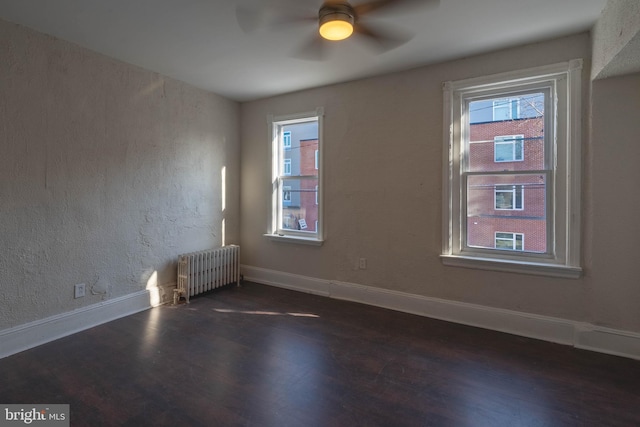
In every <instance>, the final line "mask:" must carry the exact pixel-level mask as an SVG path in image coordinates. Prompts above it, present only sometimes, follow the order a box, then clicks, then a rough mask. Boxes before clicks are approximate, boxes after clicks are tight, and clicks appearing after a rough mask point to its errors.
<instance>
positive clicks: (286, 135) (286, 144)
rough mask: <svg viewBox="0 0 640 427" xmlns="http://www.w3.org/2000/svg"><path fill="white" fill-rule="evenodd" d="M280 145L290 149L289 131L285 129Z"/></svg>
mask: <svg viewBox="0 0 640 427" xmlns="http://www.w3.org/2000/svg"><path fill="white" fill-rule="evenodd" d="M282 147H283V148H284V149H285V150H290V149H291V132H289V131H285V132H283V133H282Z"/></svg>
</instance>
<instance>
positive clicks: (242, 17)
mask: <svg viewBox="0 0 640 427" xmlns="http://www.w3.org/2000/svg"><path fill="white" fill-rule="evenodd" d="M263 15H264V14H263V12H262V11H261V10H259V9H254V8H248V7H245V6H242V5H237V6H236V20H237V21H238V25H239V26H240V28H241V29H242V31H244V32H245V33H251V32H253V31H255V30H256V29H257V28H258V27H260V26H261V25H262V22H263Z"/></svg>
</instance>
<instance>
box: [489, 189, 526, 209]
mask: <svg viewBox="0 0 640 427" xmlns="http://www.w3.org/2000/svg"><path fill="white" fill-rule="evenodd" d="M522 192H523V189H522V185H496V189H495V204H494V205H495V209H496V210H522V209H523V208H522Z"/></svg>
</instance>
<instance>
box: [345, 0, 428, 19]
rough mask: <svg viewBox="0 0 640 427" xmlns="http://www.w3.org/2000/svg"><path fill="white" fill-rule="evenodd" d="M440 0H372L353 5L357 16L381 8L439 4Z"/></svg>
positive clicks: (398, 8)
mask: <svg viewBox="0 0 640 427" xmlns="http://www.w3.org/2000/svg"><path fill="white" fill-rule="evenodd" d="M439 4H440V0H371V1H368V2H366V3H362V4H358V5H355V6H353V10H354V11H355V12H356V16H362V15H366V14H367V13H370V12H375V11H377V10H379V9H391V8H394V9H396V10H400V9H411V8H416V7H419V6H437V5H439Z"/></svg>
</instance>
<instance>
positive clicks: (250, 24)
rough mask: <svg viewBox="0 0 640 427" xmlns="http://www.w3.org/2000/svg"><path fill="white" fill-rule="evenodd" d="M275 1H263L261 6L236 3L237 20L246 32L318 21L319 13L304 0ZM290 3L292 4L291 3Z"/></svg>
mask: <svg viewBox="0 0 640 427" xmlns="http://www.w3.org/2000/svg"><path fill="white" fill-rule="evenodd" d="M280 3H287V4H281V5H280V4H279V3H276V2H274V1H271V2H265V3H262V4H261V5H259V6H245V5H242V4H238V5H236V20H237V21H238V25H239V26H240V28H241V29H242V31H244V32H245V33H252V32H253V31H256V30H257V29H261V28H267V29H275V28H281V27H283V26H291V25H294V24H303V25H305V24H309V23H314V22H318V15H317V14H316V13H313V10H312V9H310V8H309V7H308V6H309V5H307V4H305V3H304V2H303V3H293V2H291V0H289V1H286V2H284V1H280ZM289 3H290V4H289Z"/></svg>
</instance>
